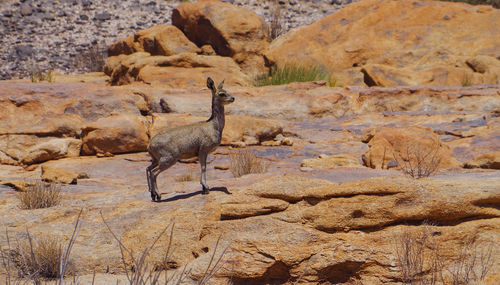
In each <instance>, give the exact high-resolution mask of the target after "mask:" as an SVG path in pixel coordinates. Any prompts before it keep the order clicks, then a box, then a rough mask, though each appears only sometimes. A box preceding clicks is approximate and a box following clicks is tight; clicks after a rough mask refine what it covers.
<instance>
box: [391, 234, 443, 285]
mask: <svg viewBox="0 0 500 285" xmlns="http://www.w3.org/2000/svg"><path fill="white" fill-rule="evenodd" d="M393 240H394V243H395V244H394V248H395V252H396V261H397V264H398V267H399V270H400V273H401V280H402V281H403V283H405V284H436V282H437V281H438V280H439V279H441V280H442V275H441V271H440V270H442V264H441V258H440V256H439V244H438V243H437V242H436V241H435V239H434V238H433V237H432V231H431V228H430V226H429V225H426V224H424V225H422V226H421V227H420V228H419V229H418V230H416V231H411V230H410V229H408V228H406V229H404V230H403V231H402V232H401V233H399V234H397V235H395V237H394V239H393ZM426 271H429V272H430V274H428V275H425V274H424V273H425V272H426Z"/></svg>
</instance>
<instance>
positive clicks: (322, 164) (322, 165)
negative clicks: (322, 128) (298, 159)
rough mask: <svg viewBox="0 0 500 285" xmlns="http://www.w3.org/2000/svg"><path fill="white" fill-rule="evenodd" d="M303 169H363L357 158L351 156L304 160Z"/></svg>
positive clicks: (324, 156)
mask: <svg viewBox="0 0 500 285" xmlns="http://www.w3.org/2000/svg"><path fill="white" fill-rule="evenodd" d="M300 166H301V167H312V168H315V169H332V168H336V167H361V166H362V165H361V163H359V160H358V158H357V157H354V156H353V155H350V154H338V155H322V156H320V157H319V158H310V159H304V160H302V163H301V164H300Z"/></svg>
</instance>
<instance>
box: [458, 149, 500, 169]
mask: <svg viewBox="0 0 500 285" xmlns="http://www.w3.org/2000/svg"><path fill="white" fill-rule="evenodd" d="M464 167H465V168H490V169H500V152H493V153H485V154H483V155H480V156H479V157H476V158H475V159H474V160H472V161H469V162H466V163H465V165H464Z"/></svg>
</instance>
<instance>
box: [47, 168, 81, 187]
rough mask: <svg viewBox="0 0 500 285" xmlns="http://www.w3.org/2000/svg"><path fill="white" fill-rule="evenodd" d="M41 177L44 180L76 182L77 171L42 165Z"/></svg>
mask: <svg viewBox="0 0 500 285" xmlns="http://www.w3.org/2000/svg"><path fill="white" fill-rule="evenodd" d="M41 178H42V180H43V181H45V182H51V183H63V184H76V183H77V179H78V172H77V171H69V170H65V169H59V168H53V167H49V166H45V165H42V175H41Z"/></svg>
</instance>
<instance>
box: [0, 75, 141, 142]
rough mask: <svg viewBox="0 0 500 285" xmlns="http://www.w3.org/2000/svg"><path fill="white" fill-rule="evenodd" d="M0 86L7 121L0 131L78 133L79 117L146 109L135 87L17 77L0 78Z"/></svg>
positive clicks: (3, 116) (88, 118) (94, 117)
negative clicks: (40, 81)
mask: <svg viewBox="0 0 500 285" xmlns="http://www.w3.org/2000/svg"><path fill="white" fill-rule="evenodd" d="M0 89H2V90H4V91H3V93H2V94H1V96H0V104H1V105H2V107H5V108H3V109H2V110H5V111H4V112H2V114H0V120H1V121H2V122H6V125H5V126H6V129H7V130H6V129H3V128H4V125H2V126H1V127H0V130H1V131H0V133H23V132H26V133H32V134H40V135H43V136H47V135H51V134H53V135H56V136H77V135H80V133H81V124H82V120H83V121H95V120H97V119H99V118H102V117H107V116H109V115H110V114H112V113H115V112H118V113H128V114H136V115H140V114H141V112H145V111H147V110H146V109H145V108H147V105H146V104H145V101H144V98H143V97H142V96H140V95H138V94H136V93H134V92H135V90H134V89H125V88H110V87H109V86H103V85H98V84H86V83H47V84H46V83H38V84H34V83H28V82H16V81H0ZM9 130H10V131H9ZM12 130H16V131H15V132H13V131H12Z"/></svg>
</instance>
